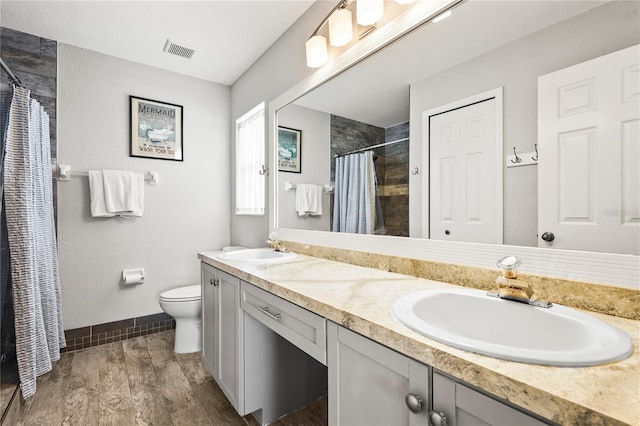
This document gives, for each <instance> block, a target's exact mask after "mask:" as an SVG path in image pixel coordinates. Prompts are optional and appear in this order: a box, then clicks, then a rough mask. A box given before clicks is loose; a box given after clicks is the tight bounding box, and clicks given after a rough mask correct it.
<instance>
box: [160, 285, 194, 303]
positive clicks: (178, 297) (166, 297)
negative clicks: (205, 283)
mask: <svg viewBox="0 0 640 426" xmlns="http://www.w3.org/2000/svg"><path fill="white" fill-rule="evenodd" d="M200 298H201V296H200V286H199V285H189V286H186V287H178V288H174V289H171V290H167V291H165V292H164V293H161V294H160V301H161V302H192V301H196V300H200Z"/></svg>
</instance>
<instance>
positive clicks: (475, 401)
mask: <svg viewBox="0 0 640 426" xmlns="http://www.w3.org/2000/svg"><path fill="white" fill-rule="evenodd" d="M433 411H435V412H438V413H442V414H444V415H445V416H446V419H447V425H448V426H482V425H492V426H499V425H504V426H513V425H518V426H542V425H545V424H546V423H544V422H542V421H540V420H538V419H536V418H534V417H531V416H529V415H528V414H525V413H523V412H521V411H518V410H516V409H515V408H512V407H510V406H508V405H506V404H503V403H501V402H499V401H497V400H495V399H493V398H490V397H489V396H487V395H485V394H483V393H481V392H478V391H475V390H473V389H471V388H469V387H467V386H464V385H463V384H461V383H458V382H456V381H455V380H453V379H450V378H448V377H445V376H443V375H442V374H440V373H438V372H436V371H434V372H433Z"/></svg>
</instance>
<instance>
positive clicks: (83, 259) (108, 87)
mask: <svg viewBox="0 0 640 426" xmlns="http://www.w3.org/2000/svg"><path fill="white" fill-rule="evenodd" d="M58 67H59V72H58V83H59V87H60V91H59V97H58V104H59V107H58V134H59V140H60V143H59V162H60V163H62V164H70V165H71V167H72V169H74V170H79V171H86V170H90V169H102V168H113V169H124V170H132V171H136V172H146V171H150V170H155V171H158V172H159V174H160V185H159V186H149V185H145V188H144V192H145V200H144V203H145V207H144V215H143V216H142V217H141V218H133V219H120V218H92V217H91V215H90V210H89V185H88V179H87V178H86V177H72V178H71V180H70V181H69V182H60V183H59V184H58V201H59V203H58V227H59V247H60V249H59V252H60V272H61V281H62V296H63V310H64V321H65V329H69V328H79V327H84V326H87V325H92V324H100V323H107V322H110V321H117V320H121V319H124V318H132V317H141V316H145V315H150V314H155V313H159V312H161V311H162V310H161V309H160V306H159V305H158V296H159V294H160V293H161V292H163V291H165V290H167V289H169V288H172V287H177V286H182V285H186V284H197V283H199V281H200V265H199V262H198V259H197V252H198V251H209V250H217V249H220V248H221V247H222V246H225V245H228V244H229V211H230V206H229V198H230V194H229V186H230V182H229V176H230V165H229V146H230V141H229V123H230V117H229V88H228V87H226V86H222V85H219V84H214V83H210V82H206V81H204V80H199V79H196V78H191V77H185V76H183V75H180V74H175V73H171V72H168V71H164V70H160V69H157V68H152V67H148V66H144V65H140V64H137V63H134V62H129V61H125V60H122V59H118V58H114V57H111V56H107V55H102V54H99V53H96V52H92V51H89V50H84V49H80V48H76V47H73V46H69V45H65V44H62V43H61V44H60V45H59V48H58ZM129 95H136V96H139V97H143V98H149V99H154V100H158V101H164V102H169V103H173V104H178V105H182V106H183V107H184V162H176V161H164V160H155V159H145V158H131V157H129ZM137 267H144V268H145V271H146V280H145V282H144V284H142V285H139V286H129V287H124V286H122V285H121V284H120V274H121V272H122V270H123V269H128V268H137Z"/></svg>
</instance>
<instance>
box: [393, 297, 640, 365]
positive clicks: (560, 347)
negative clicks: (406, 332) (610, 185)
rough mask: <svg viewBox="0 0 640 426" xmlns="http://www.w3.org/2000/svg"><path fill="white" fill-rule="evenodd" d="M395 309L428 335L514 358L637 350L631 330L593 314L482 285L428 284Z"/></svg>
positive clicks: (589, 361) (614, 355) (623, 354)
mask: <svg viewBox="0 0 640 426" xmlns="http://www.w3.org/2000/svg"><path fill="white" fill-rule="evenodd" d="M392 312H393V314H394V315H395V317H396V318H397V319H398V320H399V321H400V322H401V323H402V324H404V325H405V326H407V327H409V328H411V329H412V330H414V331H417V332H418V333H420V334H422V335H424V336H427V337H429V338H432V339H434V340H436V341H439V342H442V343H445V344H447V345H449V346H453V347H455V348H458V349H463V350H467V351H470V352H475V353H479V354H483V355H489V356H492V357H495V358H500V359H506V360H509V361H517V362H526V363H530V364H541V365H551V366H559V367H586V366H592V365H598V364H604V363H607V362H612V361H620V360H623V359H625V358H628V357H629V356H630V355H631V353H632V352H633V343H632V341H631V337H630V336H629V335H628V334H627V333H625V332H624V331H622V330H620V329H618V328H615V327H613V326H611V325H609V324H607V323H605V322H603V321H600V320H599V319H597V318H595V317H593V316H590V315H587V314H584V313H582V312H579V311H577V310H575V309H571V308H567V307H566V306H560V305H553V306H552V307H551V308H541V307H536V306H531V305H527V304H524V303H518V302H513V301H508V300H502V299H498V298H495V297H490V296H487V293H486V292H484V291H480V290H471V289H469V290H446V291H441V290H423V291H419V292H415V293H411V294H407V295H405V296H402V297H400V298H399V299H397V300H396V301H395V302H394V303H393V305H392Z"/></svg>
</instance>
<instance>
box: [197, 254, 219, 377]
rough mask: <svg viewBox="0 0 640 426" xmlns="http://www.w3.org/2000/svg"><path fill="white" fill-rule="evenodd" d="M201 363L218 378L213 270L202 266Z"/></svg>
mask: <svg viewBox="0 0 640 426" xmlns="http://www.w3.org/2000/svg"><path fill="white" fill-rule="evenodd" d="M201 277H202V278H201V283H202V284H201V285H202V362H203V364H204V365H205V367H207V370H209V373H211V375H212V376H213V377H217V376H218V362H219V361H218V338H219V336H220V329H219V327H220V325H219V320H218V309H217V308H216V306H217V295H218V291H217V280H216V270H215V268H213V267H211V266H209V265H206V264H204V263H203V264H202V268H201Z"/></svg>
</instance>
